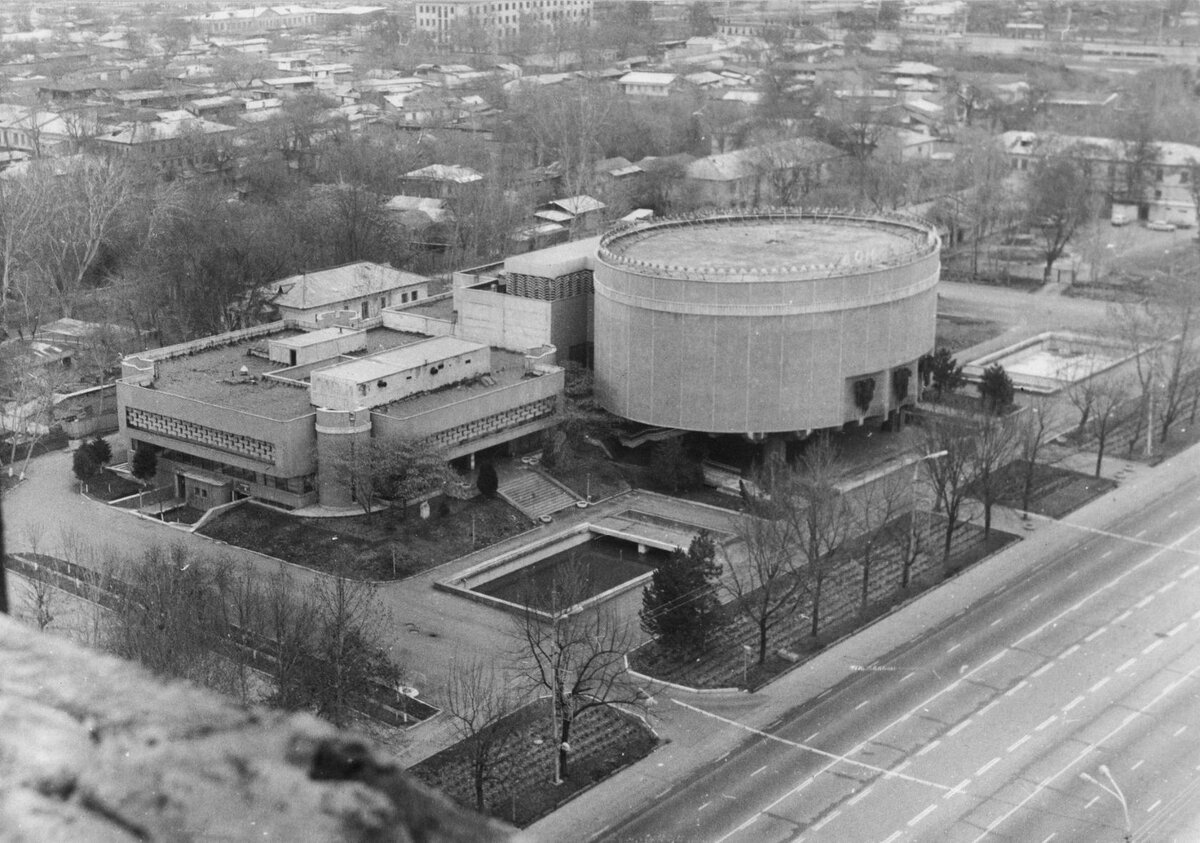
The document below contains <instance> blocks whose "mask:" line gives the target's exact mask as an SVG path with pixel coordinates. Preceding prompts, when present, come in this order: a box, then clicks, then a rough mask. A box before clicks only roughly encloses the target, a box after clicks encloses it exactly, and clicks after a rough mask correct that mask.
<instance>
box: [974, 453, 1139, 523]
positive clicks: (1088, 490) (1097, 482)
mask: <svg viewBox="0 0 1200 843" xmlns="http://www.w3.org/2000/svg"><path fill="white" fill-rule="evenodd" d="M1027 464H1028V463H1026V461H1024V460H1014V461H1013V462H1011V463H1009V464H1008V465H1006V466H1004V468H1002V469H1000V471H999V472H998V473H997V477H996V488H997V489H998V490H999V492H998V494H997V496H996V503H997V504H1000V505H1001V506H1007V507H1011V508H1012V509H1022V508H1023V500H1022V491H1023V489H1024V485H1025V466H1026V465H1027ZM1116 487H1117V483H1116V481H1114V480H1107V479H1105V478H1103V477H1093V476H1092V475H1090V474H1082V473H1080V472H1078V471H1072V470H1071V469H1069V468H1062V467H1061V466H1055V465H1044V464H1042V463H1038V464H1037V465H1035V466H1034V469H1033V488H1032V489H1031V490H1030V495H1029V511H1030V512H1032V513H1035V514H1037V515H1044V516H1046V517H1048V518H1062V517H1063V516H1064V515H1067V514H1068V513H1071V512H1074V511H1075V510H1077V509H1079V507H1081V506H1083V505H1084V504H1086V503H1088V502H1090V501H1093V500H1095V499H1096V498H1098V497H1100V496H1101V495H1103V494H1105V493H1106V492H1109V491H1111V490H1113V489H1115V488H1116Z"/></svg>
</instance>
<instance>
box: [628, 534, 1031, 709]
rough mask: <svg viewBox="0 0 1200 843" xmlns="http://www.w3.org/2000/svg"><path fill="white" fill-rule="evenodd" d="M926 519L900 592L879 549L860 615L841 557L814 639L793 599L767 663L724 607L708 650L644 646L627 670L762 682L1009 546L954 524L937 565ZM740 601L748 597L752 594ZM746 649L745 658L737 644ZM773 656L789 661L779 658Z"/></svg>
mask: <svg viewBox="0 0 1200 843" xmlns="http://www.w3.org/2000/svg"><path fill="white" fill-rule="evenodd" d="M944 523H945V522H944V521H943V520H941V519H939V518H938V517H937V516H934V517H933V519H932V522H931V523H930V524H928V525H921V526H920V528H919V530H918V532H917V535H918V537H919V541H920V546H922V547H925V548H929V549H930V552H927V553H922V554H920V555H919V556H918V558H917V560H916V561H915V562H914V564H913V565H912V568H911V571H910V575H911V578H910V580H909V585H908V587H907V588H901V586H900V582H901V576H902V570H901V568H902V564H901V558H902V553H901V550H900V548H899V547H898V546H896V545H893V546H892V547H891V548H887V547H885V548H880V549H878V550H877V551H876V554H877V555H876V559H875V561H874V563H873V566H872V567H873V570H874V574H873V577H872V581H871V585H870V589H869V591H868V603H867V608H866V610H865V611H863V609H862V603H861V571H862V569H861V567H860V566H859V565H858V564H857V562H856V561H855V560H853V559H847V560H844V561H843V562H842V563H841V564H839V565H837V566H836V567H835V568H834V570H833V571H831V572H830V574H829V575H828V577H827V579H826V581H825V583H824V586H823V597H822V601H821V617H822V619H823V623H822V624H821V627H820V634H819V635H818V636H817V637H816V638H813V637H812V636H811V634H810V633H811V629H810V626H811V621H810V619H809V612H808V604H807V601H806V599H805V598H803V597H802V598H800V602H799V604H798V605H797V607H796V610H795V611H793V612H791V613H790V614H789V615H788V616H787V617H784V618H780V620H779V621H778V622H777V623H776V625H775V626H774V627H773V628H772V629H771V630H770V631H769V633H768V638H767V645H768V646H767V658H766V659H765V661H764V662H763V663H762V664H759V663H758V627H757V625H756V624H754V623H752V622H751V621H750V620H749V619H747V618H746V616H745V615H743V614H742V613H740V612H739V611H738V610H737V608H736V603H731V604H729V605H727V606H726V607H725V612H726V617H727V618H728V619H729V624H728V625H727V626H726V627H725V628H724V629H722V630H720V632H719V633H717V635H716V637H715V639H714V641H713V642H712V643H711V644H710V646H709V647H708V648H707V649H706V650H705V651H704V652H703V653H700V654H695V653H693V654H688V655H687V656H686V657H685V656H683V655H682V654H680V653H678V652H675V651H672V650H670V649H669V648H667V647H665V646H663V644H662V643H661V642H660V641H658V640H655V641H650V642H648V643H647V644H644V645H642V646H641V647H640V648H638V649H637V650H635V651H634V652H632V653H631V654H630V657H629V661H630V666H631V667H632V668H633V669H634V670H635V671H637V672H638V673H641V674H643V675H646V676H651V677H653V678H655V679H659V680H662V681H665V682H673V683H675V684H678V685H684V686H687V687H691V688H736V687H743V688H750V689H754V688H757V687H759V686H761V685H764V684H766V683H767V682H769V681H771V680H772V679H774V678H775V677H777V676H779V675H780V674H783V673H785V672H787V671H788V670H790V669H792V668H793V667H795V666H796V665H797V664H801V663H803V662H804V661H806V660H807V659H808V658H810V657H812V656H813V655H815V654H816V653H818V652H820V651H821V650H822V649H823V648H824V647H825V646H826V645H827V644H828V643H829V642H831V641H835V640H837V639H838V638H841V637H843V636H845V635H848V634H850V633H852V632H854V631H855V630H857V629H861V628H862V627H863V626H865V625H867V624H869V623H870V622H871V621H872V620H874V619H875V618H877V617H878V616H879V615H881V614H883V613H885V612H886V611H888V610H889V609H890V608H891V607H892V606H894V605H896V604H898V603H902V602H904V601H905V600H908V599H909V598H911V597H913V596H915V595H917V594H920V593H921V592H923V591H925V590H927V589H929V588H932V587H934V586H936V585H937V584H938V583H940V582H941V581H942V579H943V578H944V571H945V570H946V569H948V570H950V571H960V570H962V569H964V568H967V567H969V566H971V565H974V564H975V563H976V562H978V561H980V560H981V559H984V558H986V557H988V556H990V555H992V554H993V553H996V552H997V551H999V550H1000V549H1002V548H1003V547H1005V546H1006V545H1008V544H1010V543H1012V542H1014V541H1017V540H1018V538H1017V537H1016V536H1014V535H1012V534H1009V533H1004V532H1001V531H999V530H992V531H991V535H990V536H988V537H987V538H985V537H984V535H983V529H982V528H980V527H977V526H975V525H973V524H961V525H959V527H958V528H957V529H956V530H955V534H954V543H953V545H952V547H951V554H950V561H949V563H948V564H947V565H945V566H943V563H942V556H941V541H942V535H943V533H942V525H944ZM882 529H884V530H889V531H891V532H892V534H893V535H896V536H901V537H906V536H907V535H908V516H907V515H905V516H902V517H901V518H899V519H897V520H896V521H895V522H893V523H891V524H889V525H886V526H885V527H884V528H882ZM746 599H748V600H753V599H754V595H753V594H751V595H749V596H748V597H747V598H746ZM746 646H749V647H750V649H751V652H750V655H747V653H746V651H745V649H744V648H745V647H746ZM780 651H786V652H787V653H789V654H790V655H793V656H795V657H796V659H795V660H792V659H791V658H785V657H784V656H783V655H781V654H780Z"/></svg>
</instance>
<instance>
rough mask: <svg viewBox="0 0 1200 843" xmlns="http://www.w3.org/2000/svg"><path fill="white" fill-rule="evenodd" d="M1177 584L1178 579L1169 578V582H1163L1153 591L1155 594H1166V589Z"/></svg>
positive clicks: (1168, 589)
mask: <svg viewBox="0 0 1200 843" xmlns="http://www.w3.org/2000/svg"><path fill="white" fill-rule="evenodd" d="M1177 585H1179V580H1171V581H1170V582H1167V583H1163V584H1162V585H1161V586H1159V588H1158V591H1156V592H1154V593H1155V594H1166V593H1167V592H1168V591H1170V590H1171V589H1173V588H1174V587H1175V586H1177Z"/></svg>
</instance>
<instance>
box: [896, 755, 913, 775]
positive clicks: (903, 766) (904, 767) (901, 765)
mask: <svg viewBox="0 0 1200 843" xmlns="http://www.w3.org/2000/svg"><path fill="white" fill-rule="evenodd" d="M911 764H912V761H909V760H908V759H907V758H905V759H904V760H903V761H901V762H900V763H899V764H897V765H896V766H895V767H893V768H892V772H893V773H899V772H900V771H901V770H907V769H908V768H909V766H910V765H911Z"/></svg>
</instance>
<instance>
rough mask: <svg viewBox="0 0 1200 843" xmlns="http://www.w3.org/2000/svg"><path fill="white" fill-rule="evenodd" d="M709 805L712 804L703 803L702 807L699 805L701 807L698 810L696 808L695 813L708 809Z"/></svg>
mask: <svg viewBox="0 0 1200 843" xmlns="http://www.w3.org/2000/svg"><path fill="white" fill-rule="evenodd" d="M711 804H712V803H711V802H705V803H704V804H703V805H701V806H700V807H699V808H697V809H696V810H697V811H703V810H704V809H705V808H707V807H708V806H709V805H711Z"/></svg>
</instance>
